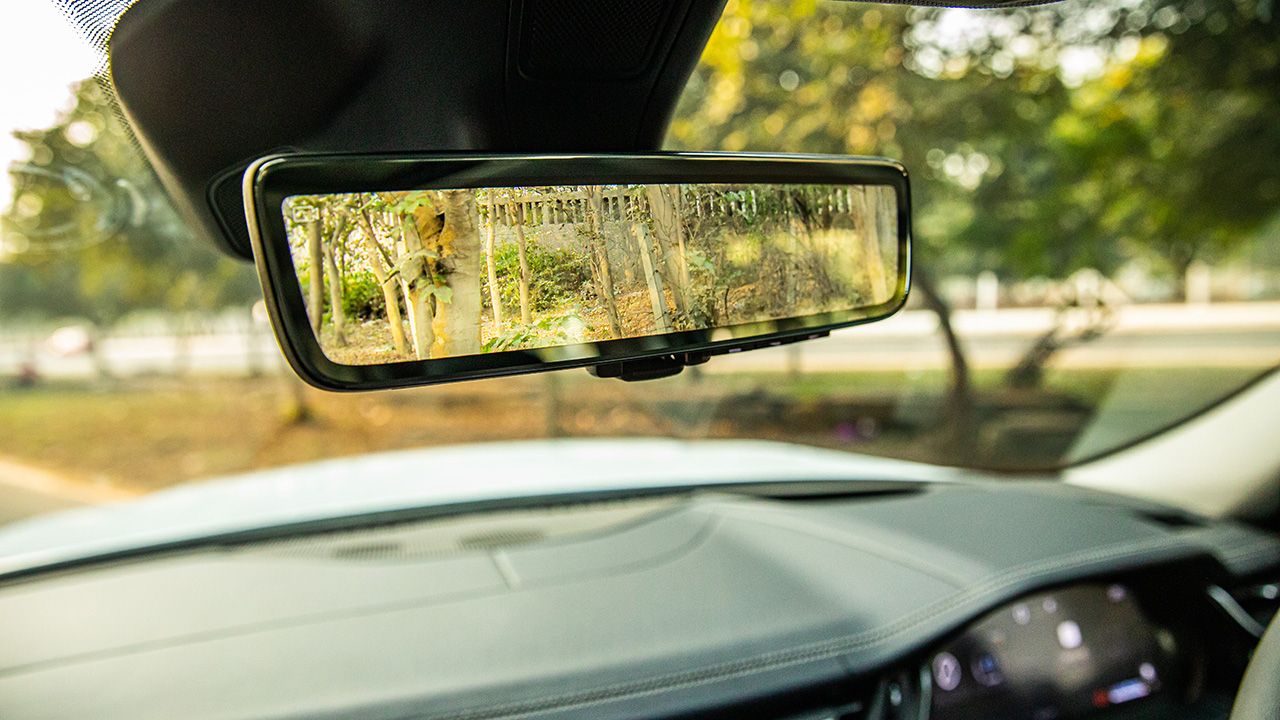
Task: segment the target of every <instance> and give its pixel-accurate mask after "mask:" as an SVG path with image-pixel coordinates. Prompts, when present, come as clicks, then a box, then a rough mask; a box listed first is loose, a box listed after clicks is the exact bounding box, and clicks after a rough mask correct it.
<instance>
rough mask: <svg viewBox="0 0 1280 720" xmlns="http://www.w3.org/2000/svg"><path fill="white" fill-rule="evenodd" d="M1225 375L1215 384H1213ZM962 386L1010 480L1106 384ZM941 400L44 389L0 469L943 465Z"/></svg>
mask: <svg viewBox="0 0 1280 720" xmlns="http://www.w3.org/2000/svg"><path fill="white" fill-rule="evenodd" d="M1203 375H1204V372H1203V371H1200V372H1199V374H1197V376H1196V377H1199V378H1201V380H1202V381H1203ZM1235 377H1236V374H1229V373H1226V372H1225V371H1224V375H1223V378H1222V380H1223V382H1226V381H1227V380H1228V379H1231V378H1235ZM975 379H976V382H977V384H978V386H979V387H986V388H987V389H986V390H984V392H983V393H982V394H980V395H979V401H978V406H977V409H976V411H977V412H976V415H975V422H977V423H980V424H981V428H980V429H981V432H980V433H979V434H978V440H979V441H980V442H981V443H982V444H983V447H982V448H981V450H982V452H984V453H986V454H987V456H990V457H995V458H998V459H999V460H1000V462H1002V463H1005V464H1006V465H1007V466H1009V467H1033V466H1040V467H1043V466H1044V465H1045V464H1050V465H1051V464H1054V463H1055V462H1056V461H1057V460H1058V459H1059V458H1060V456H1061V454H1062V453H1063V452H1065V450H1066V448H1067V447H1068V446H1069V444H1070V442H1071V441H1072V439H1073V438H1074V437H1075V436H1076V435H1077V434H1078V433H1079V431H1080V430H1081V428H1082V427H1084V426H1085V425H1086V424H1087V423H1088V422H1089V420H1090V416H1091V412H1092V408H1093V406H1094V405H1096V404H1097V403H1098V402H1099V401H1100V400H1101V398H1103V397H1105V396H1106V394H1107V392H1108V386H1109V384H1110V382H1111V375H1110V374H1109V373H1107V372H1105V371H1104V372H1077V373H1073V374H1070V375H1063V376H1061V377H1056V378H1054V379H1053V380H1052V383H1051V388H1050V389H1048V390H1045V391H1032V392H1006V391H997V390H993V389H991V388H992V387H993V386H994V385H995V384H996V383H997V382H998V380H999V376H998V375H991V376H990V377H988V376H987V375H985V374H982V373H979V374H978V375H977V376H976V378H975ZM1150 379H1151V380H1150V381H1151V383H1152V385H1151V388H1150V389H1151V392H1144V393H1141V395H1140V397H1139V398H1138V400H1139V401H1140V402H1142V403H1143V404H1142V406H1141V408H1139V409H1141V410H1142V411H1143V412H1147V411H1151V412H1155V411H1157V410H1159V408H1155V407H1152V405H1151V399H1152V398H1157V399H1158V398H1161V397H1174V396H1172V395H1169V394H1167V393H1165V392H1161V391H1159V388H1160V387H1165V386H1167V385H1169V384H1177V383H1185V382H1186V379H1185V377H1183V376H1182V375H1181V374H1177V373H1173V374H1171V373H1170V371H1168V370H1160V371H1151V373H1150ZM944 388H945V376H944V375H942V374H941V373H938V374H937V376H936V377H932V376H930V377H924V376H919V375H913V376H912V377H911V378H907V377H905V376H904V375H903V374H902V373H899V372H862V373H825V374H824V373H811V374H804V375H795V376H792V375H788V374H784V373H761V374H748V373H741V374H719V375H718V374H712V373H704V372H700V371H697V370H692V371H688V372H686V373H684V374H683V375H681V376H678V377H675V378H670V379H667V380H660V381H651V382H647V383H622V382H618V381H613V380H598V379H595V378H591V377H589V376H588V375H587V373H585V372H582V371H568V372H563V373H547V374H543V375H533V376H524V377H516V378H505V379H497V380H484V381H477V382H469V383H460V384H456V385H443V386H437V387H432V388H420V389H413V390H400V391H393V392H382V393H360V394H337V393H326V392H320V391H316V390H312V389H310V388H307V387H305V386H303V385H302V384H301V382H300V381H298V380H296V379H293V378H292V376H285V375H277V376H267V377H260V378H256V379H211V378H190V379H180V378H169V379H164V378H149V379H137V380H128V381H125V380H117V381H115V382H112V383H108V384H105V385H82V384H54V383H46V384H43V385H37V386H35V387H32V388H25V389H4V390H0V429H2V431H0V458H9V459H11V460H13V461H16V462H21V463H25V464H28V465H30V466H33V467H35V468H42V469H45V470H48V471H51V472H54V473H57V474H59V475H60V476H63V477H66V478H68V479H71V480H77V481H83V482H86V483H91V484H93V485H95V486H99V487H106V488H113V487H114V488H119V489H121V490H124V491H149V490H155V489H160V488H163V487H169V486H172V485H176V484H180V483H183V482H187V481H190V480H194V479H199V478H205V477H213V476H218V475H225V474H230V473H236V472H243V471H248V470H253V469H257V468H263V467H271V466H278V465H285V464H291V463H299V462H308V461H313V460H319V459H325V458H332V457H342V456H350V455H358V454H362V453H369V452H377V451H383V450H395V449H403V448H414V447H424V446H431V445H444V444H453V443H466V442H485V441H497V440H516V439H535V438H544V437H638V436H664V437H686V438H703V437H713V438H714V437H746V438H759V439H767V440H782V441H789V442H801V443H806V444H811V445H820V446H827V447H833V448H840V449H848V450H854V451H858V452H863V453H869V454H876V455H890V456H896V457H904V458H909V459H916V460H923V461H932V462H939V461H941V462H946V457H944V456H943V455H941V454H940V450H939V446H938V445H937V443H936V442H935V441H936V439H937V436H938V434H939V432H940V427H941V426H940V425H939V424H938V423H939V420H940V418H941V417H942V404H943V402H944V392H943V391H944ZM908 389H909V390H910V392H905V391H906V390H908ZM1171 407H1173V406H1171ZM1181 407H1182V406H1181V405H1177V406H1176V407H1174V410H1175V411H1181V410H1179V408H1181Z"/></svg>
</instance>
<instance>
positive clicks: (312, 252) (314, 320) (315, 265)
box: [307, 217, 324, 339]
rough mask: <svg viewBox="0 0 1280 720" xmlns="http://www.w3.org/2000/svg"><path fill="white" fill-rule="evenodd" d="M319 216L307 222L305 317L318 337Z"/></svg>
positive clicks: (321, 288) (320, 306) (320, 283)
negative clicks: (308, 265)
mask: <svg viewBox="0 0 1280 720" xmlns="http://www.w3.org/2000/svg"><path fill="white" fill-rule="evenodd" d="M320 234H321V228H320V218H319V217H317V218H316V219H315V220H314V221H313V222H309V223H307V259H308V261H309V262H310V266H311V267H310V273H311V274H310V277H309V279H308V282H307V289H308V292H307V319H308V320H310V321H311V331H312V332H314V333H315V334H316V338H317V339H318V338H319V337H320V323H321V322H322V321H323V320H324V253H323V252H322V251H321V249H320Z"/></svg>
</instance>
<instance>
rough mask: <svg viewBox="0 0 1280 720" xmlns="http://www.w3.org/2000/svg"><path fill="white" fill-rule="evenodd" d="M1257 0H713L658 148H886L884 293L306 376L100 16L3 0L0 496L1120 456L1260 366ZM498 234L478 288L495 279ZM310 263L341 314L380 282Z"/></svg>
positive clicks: (1266, 218) (1260, 25) (1260, 7)
mask: <svg viewBox="0 0 1280 720" xmlns="http://www.w3.org/2000/svg"><path fill="white" fill-rule="evenodd" d="M1272 12H1273V9H1272V4H1271V3H1270V2H1267V1H1266V0H1197V2H1191V3H1174V2H1165V1H1163V0H1107V1H1106V2H1093V3H1085V2H1068V3H1064V4H1059V5H1054V6H1049V7H1037V8H1031V9H1023V10H1006V11H995V12H979V11H968V10H954V9H939V8H928V9H925V8H920V9H911V8H905V7H900V6H877V5H863V4H855V3H846V2H816V3H815V2H797V3H785V2H753V1H750V0H730V2H729V3H728V6H727V8H726V10H725V14H724V17H723V18H722V19H721V21H720V23H719V25H718V26H717V28H716V30H715V33H714V35H713V37H712V38H711V41H710V43H709V44H708V46H707V48H706V50H705V52H704V54H703V57H702V61H701V63H700V64H699V66H698V67H697V69H696V70H695V72H694V75H693V77H692V79H691V80H690V82H689V83H688V86H687V89H686V91H685V93H684V96H683V98H682V99H681V101H680V104H679V107H678V110H677V112H676V114H675V117H674V120H673V122H672V124H671V129H670V133H669V136H668V138H667V148H668V149H682V150H685V149H687V150H752V151H784V152H818V153H847V154H866V155H883V156H888V157H891V158H896V159H901V160H902V161H903V162H904V164H905V165H906V166H907V168H908V169H909V171H910V172H911V173H912V183H913V187H912V192H913V197H914V204H915V208H916V221H915V228H916V236H915V238H914V239H915V242H916V251H915V255H914V262H915V267H914V285H913V288H912V294H911V298H910V304H909V305H908V307H907V308H906V309H905V310H904V311H902V312H900V313H899V314H898V315H897V316H895V317H893V318H891V319H890V320H887V321H884V322H881V323H877V324H872V325H868V326H863V327H855V328H851V329H847V330H843V331H839V332H836V333H833V334H832V336H831V337H830V338H828V339H823V340H818V341H813V342H807V343H800V344H795V345H790V346H786V347H781V348H774V349H769V350H760V351H754V352H749V353H743V354H740V355H736V356H732V357H722V358H716V359H714V360H713V361H712V362H710V363H708V364H707V365H704V366H701V367H695V368H690V369H689V370H687V371H685V372H684V373H683V374H681V375H680V376H677V377H674V378H670V379H664V380H655V381H649V382H643V383H634V384H628V383H622V382H618V381H612V380H601V379H596V378H592V377H590V376H589V375H588V374H587V373H585V372H582V371H568V372H562V373H550V374H544V375H539V376H528V377H519V378H510V379H501V380H487V381H479V382H470V383H464V384H458V385H452V386H442V387H434V388H427V389H420V390H410V391H396V392H386V393H378V394H357V395H339V394H326V393H322V392H319V391H314V390H311V389H309V388H306V387H304V386H303V385H302V383H301V382H300V381H299V380H297V379H296V378H295V377H293V375H292V374H291V373H290V372H289V371H288V370H287V369H286V367H285V366H284V364H283V361H282V358H281V356H280V353H279V351H278V349H277V348H276V346H275V342H274V340H273V338H272V336H271V331H270V328H269V327H268V326H267V325H266V323H265V319H264V313H263V312H262V307H261V305H260V300H261V292H260V290H259V288H258V286H257V282H256V279H255V276H254V273H253V268H252V266H251V265H249V264H247V263H243V262H238V261H235V260H232V259H229V258H226V257H223V256H220V255H218V254H217V253H216V252H215V251H214V250H212V249H210V248H211V247H212V246H211V245H210V244H209V243H206V242H204V241H203V240H201V239H199V238H194V237H193V236H192V233H191V230H190V229H189V228H188V227H187V225H186V224H185V223H184V222H183V221H182V220H181V218H180V217H179V216H178V215H177V214H176V213H175V212H174V210H173V209H172V208H171V206H170V205H169V202H168V201H167V199H166V197H165V195H164V193H163V191H162V190H161V187H160V185H159V183H158V182H157V180H156V179H155V177H154V176H153V174H152V172H151V170H150V168H149V167H148V165H147V163H146V161H145V160H144V159H143V158H142V156H141V154H140V153H139V152H138V150H137V149H136V146H135V144H134V143H133V141H132V140H131V139H130V137H129V135H128V132H127V131H126V129H125V127H124V125H123V123H122V121H121V119H120V115H119V114H118V112H117V110H116V109H115V107H114V105H113V103H112V98H111V96H110V93H109V90H108V89H107V86H106V85H104V84H103V83H101V82H100V81H98V80H95V79H93V78H92V77H91V76H92V75H93V73H94V71H95V69H96V67H97V64H98V62H99V60H100V58H99V56H98V54H96V53H95V52H93V51H92V50H88V49H86V44H85V42H84V41H83V40H82V37H81V35H90V36H94V37H97V36H98V35H100V32H98V30H99V29H96V28H88V29H86V28H81V29H80V30H79V31H77V30H75V29H73V27H72V25H71V24H70V23H68V22H67V20H66V19H64V18H62V17H61V16H60V15H59V14H58V12H57V9H56V6H55V5H53V4H52V3H22V4H18V3H12V4H7V5H5V7H4V8H3V9H2V10H0V28H2V30H0V33H3V37H2V38H0V77H2V78H3V86H2V87H3V92H4V97H5V102H4V103H3V105H0V130H2V131H3V132H4V138H3V140H2V141H0V161H2V162H3V163H5V165H7V168H8V172H7V173H3V174H0V205H2V210H3V235H2V236H0V485H3V486H4V488H6V489H5V490H4V492H5V493H7V494H6V495H5V496H4V497H6V498H17V499H13V500H8V501H5V502H4V503H0V522H4V521H9V520H15V519H18V518H21V517H28V516H31V515H36V514H40V513H42V512H48V511H51V510H55V509H58V508H59V507H61V506H62V505H61V504H60V502H58V501H53V500H47V499H45V496H44V495H40V496H39V497H37V496H36V495H34V494H30V495H23V494H22V493H23V492H26V490H23V488H26V489H27V490H30V489H31V488H32V487H37V486H38V487H59V488H64V487H70V488H75V489H76V494H75V496H76V497H78V498H90V499H110V498H119V497H130V496H134V495H137V494H140V493H146V492H150V491H154V490H160V489H165V488H170V487H174V486H176V485H180V484H183V483H188V482H191V481H195V480H200V479H204V478H209V477H215V476H219V475H225V474H229V473H236V472H241V471H246V470H252V469H257V468H263V467H269V466H278V465H284V464H289V463H298V462H306V461H314V460H317V459H324V458H331V457H348V456H358V455H362V454H366V453H372V452H377V451H383V450H392V449H402V448H417V447H424V446H434V445H446V444H458V443H475V442H481V441H492V440H508V439H539V438H566V437H617V436H663V437H675V438H690V439H697V438H750V439H766V440H778V441H787V442H794V443H802V444H808V445H816V446H824V447H829V448H837V449H840V450H846V451H849V452H852V453H862V454H870V455H878V456H887V457H893V458H904V459H910V460H918V461H923V462H928V463H935V464H942V465H958V466H968V467H977V468H988V469H998V470H1012V471H1018V470H1044V469H1052V468H1058V467H1062V466H1066V465H1070V464H1074V463H1080V462H1083V461H1086V460H1089V459H1091V458H1095V457H1098V456H1100V455H1102V454H1105V453H1108V452H1112V451H1114V450H1116V449H1118V448H1123V447H1125V446H1127V445H1130V444H1132V443H1134V442H1137V441H1140V440H1142V439H1144V438H1147V437H1149V436H1151V435H1152V434H1155V433H1159V432H1161V431H1163V430H1165V429H1167V428H1169V427H1171V426H1174V425H1176V424H1178V423H1180V422H1182V421H1184V420H1186V419H1187V418H1189V417H1192V416H1194V415H1196V414H1197V413H1200V412H1202V411H1203V410H1204V409H1206V408H1208V407H1210V406H1212V405H1213V404H1215V403H1216V402H1219V401H1220V400H1221V399H1223V398H1225V397H1227V396H1229V395H1231V394H1232V393H1235V392H1237V391H1239V390H1240V389H1242V388H1244V387H1246V386H1247V385H1248V384H1249V383H1250V382H1252V381H1254V380H1255V379H1257V378H1259V377H1260V376H1261V375H1263V374H1265V373H1267V372H1269V371H1270V370H1271V369H1272V368H1273V367H1275V366H1276V365H1277V363H1278V362H1280V242H1277V239H1278V238H1280V212H1278V211H1280V172H1277V170H1276V168H1275V159H1276V158H1277V157H1280V123H1277V122H1276V118H1280V90H1278V88H1280V43H1277V35H1276V33H1275V27H1276V21H1275V20H1274V19H1272V17H1271V13H1272ZM99 20H101V18H99ZM528 248H529V252H528V258H527V261H528V262H530V263H534V264H539V263H551V264H562V263H563V262H564V260H563V258H562V257H561V256H562V255H563V253H562V252H559V251H557V249H556V248H555V247H554V246H553V245H552V244H549V243H548V244H543V243H541V242H540V238H539V237H538V236H537V233H536V232H535V233H532V234H531V235H530V237H529V238H528ZM509 250H510V248H505V249H500V251H499V252H498V256H497V264H498V266H497V268H496V272H494V273H493V275H492V278H493V279H489V278H485V280H484V282H485V283H489V282H493V283H496V284H497V287H493V288H490V287H488V286H486V288H485V293H486V296H488V294H489V293H493V295H494V296H499V297H503V298H509V299H510V300H509V302H511V303H515V302H516V300H514V299H513V298H516V297H517V296H519V295H520V289H519V288H518V287H517V286H516V280H514V279H513V278H514V277H516V275H515V274H514V273H513V272H512V271H511V266H512V264H513V263H516V262H518V260H517V259H516V257H515V253H514V251H509ZM557 266H559V265H557ZM715 271H716V269H715V268H714V267H710V268H707V272H708V273H712V274H714V273H715ZM339 275H340V277H339V279H338V281H339V282H343V283H348V284H350V285H351V286H352V287H350V288H348V289H347V290H346V292H344V293H342V296H343V297H349V298H355V299H354V300H352V302H351V303H350V306H349V307H345V308H342V312H341V313H340V314H341V315H342V316H343V317H344V318H345V319H346V321H347V323H348V324H349V325H352V326H354V331H355V332H359V331H360V330H359V328H360V323H361V321H362V318H365V317H367V316H368V314H369V312H370V308H373V307H375V306H377V304H378V303H380V302H383V301H384V299H383V296H382V295H381V293H379V292H378V285H377V283H376V281H375V282H371V281H370V280H369V278H368V277H365V276H364V275H361V274H358V273H352V274H349V275H347V276H341V273H339ZM546 275H547V276H548V277H551V278H553V279H552V280H551V281H548V282H547V283H543V284H539V285H538V286H537V287H532V288H528V289H527V293H528V294H529V295H530V300H529V301H530V302H532V303H533V304H535V305H536V306H537V307H540V308H544V309H547V310H548V312H554V311H555V310H556V309H557V308H558V307H559V306H560V305H559V304H561V303H563V302H564V301H565V300H566V299H567V298H569V297H570V296H571V294H572V293H573V292H574V291H576V290H579V289H580V288H577V287H574V286H573V283H579V284H580V283H581V278H580V275H581V273H580V272H579V269H577V268H574V267H571V266H566V267H565V271H564V272H563V273H560V274H558V275H557V274H551V273H547V274H546ZM357 285H358V286H359V287H355V286H357ZM332 310H333V308H329V309H328V310H327V311H326V315H325V317H326V318H330V319H331V318H332V317H333V315H334V313H333V312H332ZM427 480H429V481H432V482H436V481H439V482H444V481H446V480H447V479H436V478H428V479H427ZM427 480H424V482H425V481H427ZM353 481H354V480H353Z"/></svg>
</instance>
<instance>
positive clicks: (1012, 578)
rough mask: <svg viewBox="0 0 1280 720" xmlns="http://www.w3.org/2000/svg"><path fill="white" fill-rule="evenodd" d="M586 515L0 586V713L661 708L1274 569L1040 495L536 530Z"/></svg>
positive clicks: (383, 713) (959, 491)
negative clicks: (1090, 594)
mask: <svg viewBox="0 0 1280 720" xmlns="http://www.w3.org/2000/svg"><path fill="white" fill-rule="evenodd" d="M649 502H652V500H650V501H649ZM601 512H614V513H619V512H620V511H619V508H618V507H616V506H610V507H601V506H590V505H584V506H561V507H558V508H553V509H544V510H543V511H530V512H529V513H528V514H527V515H525V516H519V515H518V514H517V515H515V516H512V515H511V514H508V515H504V516H501V517H497V518H490V519H488V520H486V519H484V518H476V519H475V523H478V524H468V523H466V522H460V523H458V524H457V527H456V528H454V530H441V529H440V526H439V521H436V525H434V526H432V527H434V528H435V529H434V530H430V528H427V527H425V526H414V525H405V526H391V527H385V528H375V529H370V530H367V531H359V532H345V533H330V534H322V535H313V536H306V537H299V538H296V539H286V540H279V541H274V542H263V543H249V544H242V545H222V546H216V547H207V548H203V549H196V550H190V551H184V552H181V553H174V554H170V555H165V556H158V557H156V558H154V559H134V560H123V561H120V562H117V563H112V564H104V565H100V566H95V567H90V568H87V569H84V570H79V571H74V572H65V573H61V574H56V575H51V576H46V577H37V578H31V579H27V580H21V581H17V582H13V583H10V584H8V585H5V586H0V637H3V638H5V641H4V642H3V643H0V716H4V717H10V716H13V717H24V716H26V715H28V714H32V709H33V708H40V709H41V712H42V713H44V714H46V715H49V716H55V717H60V716H68V717H71V716H94V717H99V718H111V717H141V716H155V717H188V718H199V717H221V718H228V717H231V718H240V717H244V718H248V717H280V718H285V717H317V716H319V717H324V716H332V717H348V716H359V717H365V718H378V717H385V718H403V717H431V718H449V719H450V720H470V719H472V718H475V719H478V718H498V717H517V716H518V717H534V716H536V717H544V716H545V717H562V716H563V717H587V716H590V717H638V716H649V717H652V716H678V715H681V714H686V713H691V712H696V711H699V710H704V709H707V708H714V707H722V706H725V705H728V704H731V703H733V702H739V701H741V700H742V698H744V697H748V696H752V695H760V694H769V693H775V692H781V691H783V690H785V689H787V688H792V687H799V686H813V685H819V684H823V683H830V682H842V681H846V680H848V679H849V678H857V677H864V676H868V675H872V674H874V673H877V672H879V671H882V670H883V669H884V668H886V667H889V666H892V665H894V664H895V663H900V662H902V661H903V660H904V659H905V658H907V657H908V656H910V655H911V654H912V653H918V652H920V651H922V650H923V649H925V648H926V647H928V646H929V645H931V644H935V643H937V642H940V641H941V640H942V639H944V638H945V637H946V636H948V634H952V633H955V632H956V631H958V630H959V629H960V628H962V627H964V626H965V625H966V624H967V623H969V622H971V621H973V620H974V619H975V618H978V617H979V616H981V615H982V614H983V613H986V612H989V611H991V610H993V609H994V608H996V607H998V606H999V605H1000V604H1002V603H1006V602H1009V601H1011V600H1013V599H1015V598H1017V597H1019V596H1022V595H1025V594H1027V593H1030V592H1034V591H1037V590H1040V589H1043V588H1045V587H1049V586H1054V585H1062V584H1064V583H1070V582H1074V581H1080V580H1084V579H1089V578H1097V577H1102V576H1109V575H1114V574H1116V573H1122V572H1126V571H1136V570H1141V569H1144V568H1151V567H1154V566H1160V565H1168V564H1177V563H1200V564H1202V565H1204V566H1207V567H1209V568H1210V569H1209V572H1211V573H1213V574H1217V575H1220V576H1221V577H1222V578H1224V580H1223V581H1224V582H1228V581H1231V579H1232V578H1244V577H1247V576H1250V575H1254V574H1256V573H1258V572H1261V571H1263V570H1266V569H1268V568H1271V567H1274V566H1275V565H1277V564H1280V542H1277V540H1276V539H1274V538H1272V537H1270V536H1268V535H1266V534H1263V533H1260V532H1258V531H1255V530H1252V529H1249V528H1247V527H1245V526H1242V525H1238V524H1235V523H1231V522H1217V521H1201V520H1197V519H1188V518H1186V517H1183V516H1172V515H1165V514H1162V513H1161V512H1160V511H1159V510H1158V509H1154V508H1151V507H1148V506H1145V505H1136V504H1133V503H1129V502H1126V501H1119V500H1117V499H1116V498H1114V497H1110V496H1104V495H1100V494H1094V493H1091V492H1088V491H1081V490H1076V489H1072V488H1067V487H1062V486H1058V485H1052V484H1047V483H1020V482H1004V483H998V484H996V483H991V484H983V483H976V484H963V485H961V484H943V485H933V486H921V487H919V488H917V489H913V490H911V491H904V492H893V493H886V494H882V495H877V496H871V497H849V498H826V499H821V500H818V499H814V500H797V499H791V500H780V499H763V498H751V497H744V496H737V495H727V494H709V493H707V494H694V495H690V496H685V497H681V498H679V499H678V500H676V501H673V502H669V503H668V502H659V503H656V504H655V505H654V506H653V507H647V508H645V509H644V511H643V512H621V514H620V515H619V516H618V521H617V522H594V523H593V522H586V523H585V524H582V525H581V528H580V531H574V532H554V528H556V527H560V526H562V525H563V523H565V522H567V521H568V518H571V517H574V518H577V519H576V520H574V522H581V520H582V519H581V517H578V514H580V513H586V514H593V513H601ZM489 520H492V522H491V523H489V524H488V525H486V524H485V523H486V522H488V521H489ZM428 531H430V532H428ZM424 532H427V534H428V535H429V534H430V533H431V532H434V533H436V534H435V535H431V537H430V538H429V539H425V538H426V536H425V535H422V533H424ZM450 532H453V533H454V535H455V536H454V537H453V539H452V540H451V539H450V537H448V533H450ZM414 533H418V534H419V535H414ZM440 533H445V535H443V536H442V535H441V534H440ZM157 688H171V689H172V690H171V691H168V692H157Z"/></svg>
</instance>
